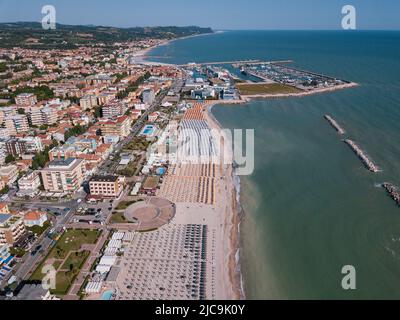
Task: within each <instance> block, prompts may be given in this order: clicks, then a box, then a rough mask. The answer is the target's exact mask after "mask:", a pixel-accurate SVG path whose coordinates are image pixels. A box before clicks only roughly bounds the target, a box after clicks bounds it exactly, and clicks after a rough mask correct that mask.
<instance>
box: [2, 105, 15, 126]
mask: <svg viewBox="0 0 400 320" xmlns="http://www.w3.org/2000/svg"><path fill="white" fill-rule="evenodd" d="M16 114H17V108H16V107H2V108H0V123H3V122H4V121H5V120H6V119H7V118H9V117H12V116H15V115H16Z"/></svg>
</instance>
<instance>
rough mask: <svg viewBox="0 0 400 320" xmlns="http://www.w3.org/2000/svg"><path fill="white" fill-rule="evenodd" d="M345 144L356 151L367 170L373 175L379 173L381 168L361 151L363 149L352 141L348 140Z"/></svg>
mask: <svg viewBox="0 0 400 320" xmlns="http://www.w3.org/2000/svg"><path fill="white" fill-rule="evenodd" d="M344 142H345V143H346V144H347V145H348V146H349V147H350V148H351V149H352V150H353V151H354V153H355V154H356V155H357V156H358V158H359V159H360V160H361V161H362V163H363V164H364V165H365V166H366V167H367V169H368V170H369V171H371V172H373V173H377V172H379V168H378V166H377V165H375V164H374V163H373V162H372V160H370V159H369V158H368V156H367V155H366V154H365V153H364V151H362V150H361V148H360V147H359V146H358V145H357V144H356V143H355V142H354V141H352V140H350V139H346V140H344Z"/></svg>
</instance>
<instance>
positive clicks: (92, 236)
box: [30, 229, 101, 295]
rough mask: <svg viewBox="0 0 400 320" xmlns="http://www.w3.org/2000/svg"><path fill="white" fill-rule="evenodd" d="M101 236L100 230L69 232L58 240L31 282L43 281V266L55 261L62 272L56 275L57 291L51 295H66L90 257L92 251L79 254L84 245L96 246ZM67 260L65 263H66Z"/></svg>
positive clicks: (73, 230)
mask: <svg viewBox="0 0 400 320" xmlns="http://www.w3.org/2000/svg"><path fill="white" fill-rule="evenodd" d="M100 234H101V231H99V230H75V229H70V230H67V231H66V232H65V233H64V234H63V235H62V236H61V238H60V239H59V240H58V242H57V243H56V245H55V246H54V247H53V249H52V250H51V251H50V252H49V254H48V255H47V257H46V258H44V259H43V261H42V263H41V264H40V265H39V267H38V268H37V269H36V270H35V272H34V273H33V274H32V276H31V277H30V280H42V278H43V277H44V274H42V269H43V266H44V265H45V264H46V263H47V261H48V260H53V259H55V261H54V262H53V266H54V268H55V269H58V267H60V266H61V264H62V266H61V270H60V271H58V272H57V275H56V289H55V290H51V293H53V294H57V295H64V294H66V293H67V292H68V289H69V288H70V286H71V285H72V283H73V282H74V280H75V278H76V276H77V275H78V274H79V273H80V270H81V268H82V266H83V264H84V263H85V261H86V259H87V258H88V257H89V256H90V251H82V252H78V251H79V250H80V248H81V246H82V245H84V244H95V243H96V242H97V240H98V238H99V236H100ZM64 260H65V261H64Z"/></svg>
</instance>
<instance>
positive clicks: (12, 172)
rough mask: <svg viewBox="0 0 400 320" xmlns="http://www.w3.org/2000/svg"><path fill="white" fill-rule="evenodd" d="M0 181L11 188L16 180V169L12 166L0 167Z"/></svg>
mask: <svg viewBox="0 0 400 320" xmlns="http://www.w3.org/2000/svg"><path fill="white" fill-rule="evenodd" d="M0 179H1V180H2V181H3V182H4V183H5V184H6V185H9V186H11V185H12V184H13V183H14V182H15V181H17V179H18V167H17V166H15V165H13V164H11V165H8V166H2V167H0Z"/></svg>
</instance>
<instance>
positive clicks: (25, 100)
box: [15, 93, 37, 106]
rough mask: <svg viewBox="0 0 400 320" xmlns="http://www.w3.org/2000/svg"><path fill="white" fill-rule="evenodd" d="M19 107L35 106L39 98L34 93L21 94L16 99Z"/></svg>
mask: <svg viewBox="0 0 400 320" xmlns="http://www.w3.org/2000/svg"><path fill="white" fill-rule="evenodd" d="M15 103H16V104H17V105H18V106H33V105H35V104H36V103H37V97H36V95H34V94H33V93H21V94H19V95H17V96H16V97H15Z"/></svg>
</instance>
